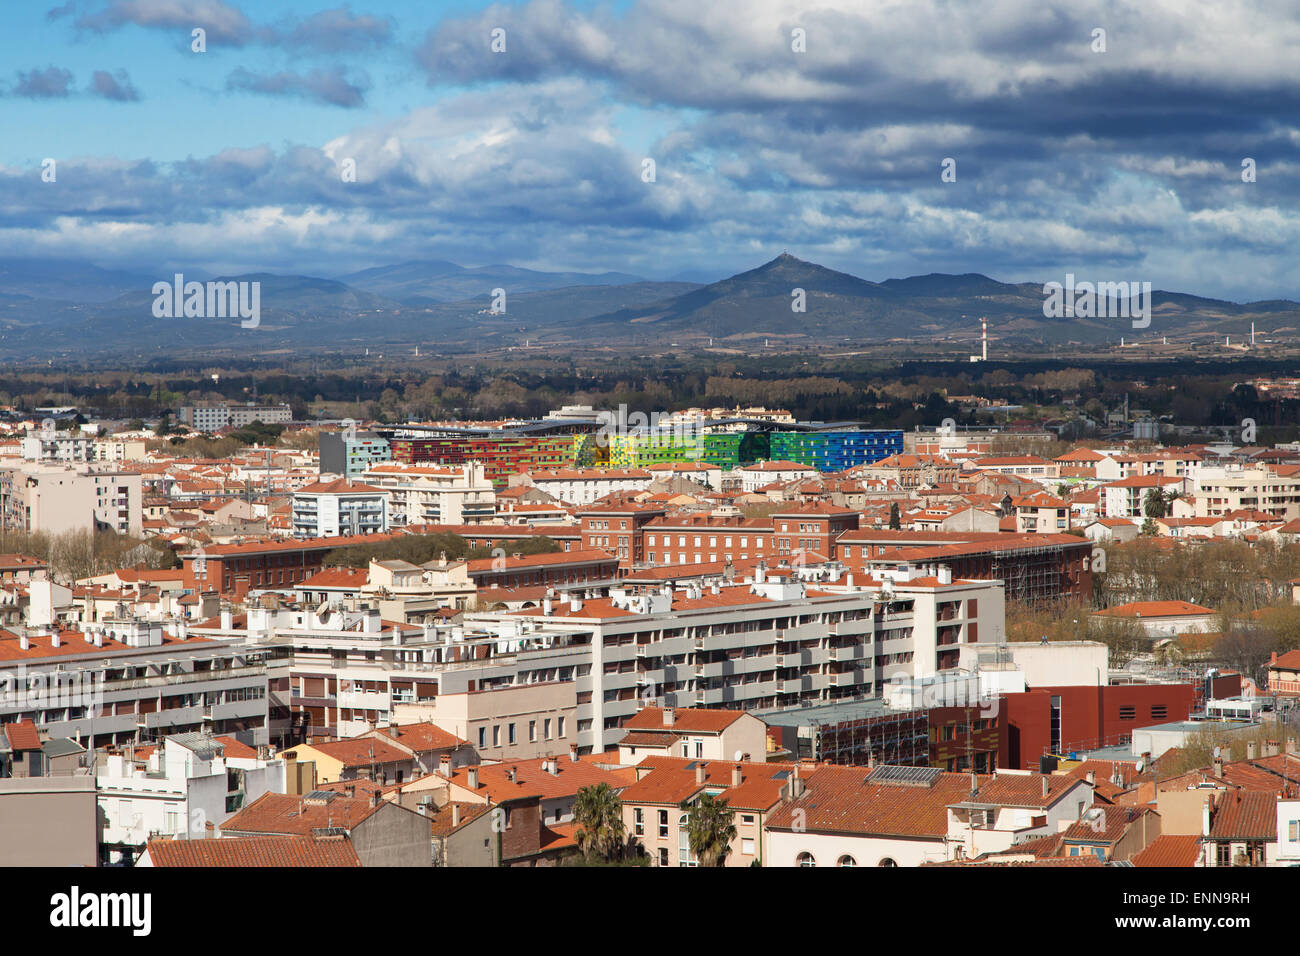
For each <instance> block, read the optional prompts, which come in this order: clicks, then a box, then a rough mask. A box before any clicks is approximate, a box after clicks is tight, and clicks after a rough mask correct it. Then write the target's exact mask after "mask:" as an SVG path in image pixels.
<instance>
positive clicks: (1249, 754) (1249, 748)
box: [1246, 740, 1259, 760]
mask: <svg viewBox="0 0 1300 956" xmlns="http://www.w3.org/2000/svg"><path fill="white" fill-rule="evenodd" d="M1258 756H1259V742H1258V741H1255V740H1247V741H1246V759H1247V760H1254V759H1255V758H1256V757H1258Z"/></svg>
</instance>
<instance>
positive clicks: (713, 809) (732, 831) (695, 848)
mask: <svg viewBox="0 0 1300 956" xmlns="http://www.w3.org/2000/svg"><path fill="white" fill-rule="evenodd" d="M682 809H683V810H685V811H686V814H687V815H686V834H687V837H688V839H689V841H690V847H691V855H693V856H694V857H695V858H696V859H697V860H699V861H700V866H724V865H726V862H727V854H729V853H730V852H731V843H732V841H733V840H735V839H736V824H735V820H734V817H733V816H732V813H731V808H730V807H728V806H727V801H726V800H719V799H718V798H716V797H712V796H710V795H709V794H707V793H706V794H704V796H702V797H700V799H699V800H698V801H696V802H695V803H690V802H689V801H687V802H685V803H683V804H682Z"/></svg>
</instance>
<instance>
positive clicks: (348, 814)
mask: <svg viewBox="0 0 1300 956" xmlns="http://www.w3.org/2000/svg"><path fill="white" fill-rule="evenodd" d="M383 806H386V804H385V803H384V802H383V801H380V803H379V806H378V807H376V806H372V805H371V801H370V800H367V799H363V798H360V797H357V798H352V797H347V796H344V795H341V794H340V795H339V796H336V797H335V798H334V799H333V800H329V801H327V802H318V801H314V800H308V799H307V798H306V797H300V796H296V795H294V794H291V793H264V794H262V796H260V797H258V798H257V799H256V800H254V801H253V802H252V803H250V804H249V805H248V806H246V807H244V809H242V810H240V811H239V812H238V813H236V814H235V815H234V816H233V817H231V818H230V819H229V820H227V821H226V822H225V823H223V824H222V825H221V829H222V831H223V832H225V833H232V834H233V833H289V834H298V835H299V836H310V835H311V831H312V830H313V829H316V828H320V827H343V828H345V829H349V830H350V829H351V828H352V827H354V826H356V825H357V824H358V823H361V822H362V821H364V820H365V819H366V818H367V817H369V816H370V815H371V814H373V813H374V812H375V811H376V810H378V809H379V807H383Z"/></svg>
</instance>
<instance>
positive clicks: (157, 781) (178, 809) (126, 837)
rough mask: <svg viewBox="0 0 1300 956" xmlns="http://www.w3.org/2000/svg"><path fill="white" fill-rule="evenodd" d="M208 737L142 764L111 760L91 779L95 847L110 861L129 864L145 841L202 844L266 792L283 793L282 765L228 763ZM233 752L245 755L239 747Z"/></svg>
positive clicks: (183, 741)
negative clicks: (95, 795)
mask: <svg viewBox="0 0 1300 956" xmlns="http://www.w3.org/2000/svg"><path fill="white" fill-rule="evenodd" d="M228 749H229V745H227V744H226V743H225V742H223V741H221V740H217V739H214V738H213V737H212V736H210V735H208V734H201V733H188V734H176V735H173V736H169V737H167V738H165V739H164V740H163V743H162V746H161V747H158V748H156V749H155V750H153V752H152V753H150V754H149V755H148V756H147V757H145V758H143V759H139V760H138V759H136V758H135V755H134V753H133V752H131V750H130V749H128V751H127V752H126V753H124V754H112V755H110V756H109V757H108V759H107V761H106V762H105V764H104V765H103V766H102V767H101V768H100V769H99V771H98V772H97V773H96V775H95V776H96V784H97V785H98V789H99V810H100V820H101V821H102V823H103V829H102V830H101V831H100V832H101V836H100V843H101V845H103V846H104V848H105V849H106V850H108V854H109V862H110V863H118V862H131V861H132V860H134V858H135V857H136V856H137V855H138V854H139V853H140V852H141V851H142V850H143V849H144V846H145V844H146V843H147V842H148V841H149V838H150V837H154V836H170V837H174V838H176V839H182V840H184V839H191V840H202V839H206V838H207V837H208V836H209V832H208V825H209V824H212V825H213V826H220V825H221V824H222V823H224V822H225V821H226V820H227V819H229V818H230V817H231V816H233V815H234V814H236V813H238V812H239V811H240V810H241V809H243V808H244V807H245V806H247V805H248V804H250V803H252V802H253V801H254V800H256V799H258V798H259V797H261V796H262V794H264V793H284V792H285V767H284V762H283V761H282V760H270V759H267V758H266V757H263V756H259V755H257V752H256V751H253V756H248V755H247V754H245V755H244V756H234V755H232V754H229V753H227V750H228ZM237 750H238V752H240V753H244V748H243V747H242V746H239V747H237Z"/></svg>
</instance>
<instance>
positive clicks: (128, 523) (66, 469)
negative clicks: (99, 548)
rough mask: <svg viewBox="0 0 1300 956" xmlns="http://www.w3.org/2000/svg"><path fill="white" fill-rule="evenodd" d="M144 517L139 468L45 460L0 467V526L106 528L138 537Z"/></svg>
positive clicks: (53, 531) (51, 531) (56, 529)
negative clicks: (129, 469)
mask: <svg viewBox="0 0 1300 956" xmlns="http://www.w3.org/2000/svg"><path fill="white" fill-rule="evenodd" d="M142 521H143V506H142V494H141V481H140V475H139V474H138V473H137V472H118V471H107V470H92V469H90V468H89V467H87V466H80V467H77V466H71V465H44V464H26V465H23V466H21V467H19V468H10V469H4V470H0V527H4V528H9V529H14V530H20V531H29V532H37V531H44V532H46V533H48V534H62V533H65V532H70V531H94V530H101V529H106V530H111V531H116V532H118V533H119V534H134V535H138V534H140V533H141V530H142V527H143V525H142Z"/></svg>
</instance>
